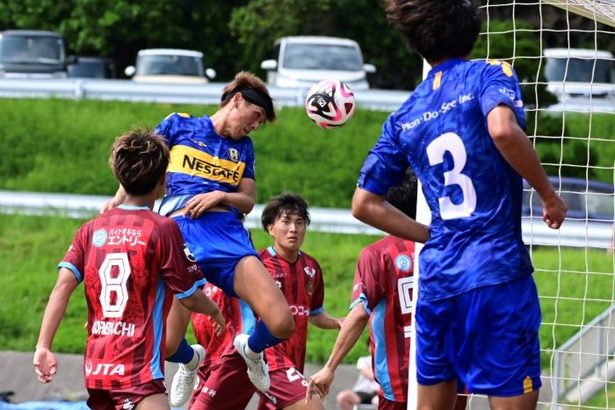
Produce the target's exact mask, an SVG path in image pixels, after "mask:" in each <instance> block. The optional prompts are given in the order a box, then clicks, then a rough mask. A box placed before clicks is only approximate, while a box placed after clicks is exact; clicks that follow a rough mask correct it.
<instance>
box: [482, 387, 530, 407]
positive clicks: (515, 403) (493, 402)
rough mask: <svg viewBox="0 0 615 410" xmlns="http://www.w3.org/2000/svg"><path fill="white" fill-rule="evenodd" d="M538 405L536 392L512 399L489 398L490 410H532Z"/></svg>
mask: <svg viewBox="0 0 615 410" xmlns="http://www.w3.org/2000/svg"><path fill="white" fill-rule="evenodd" d="M536 403H538V390H534V391H532V392H529V393H526V394H522V395H519V396H514V397H495V396H491V397H489V405H490V406H491V409H492V410H534V409H535V408H536Z"/></svg>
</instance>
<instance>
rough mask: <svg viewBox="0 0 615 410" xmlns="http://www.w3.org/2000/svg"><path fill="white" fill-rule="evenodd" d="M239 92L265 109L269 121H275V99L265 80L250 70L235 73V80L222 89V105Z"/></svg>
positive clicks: (252, 102)
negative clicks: (272, 97)
mask: <svg viewBox="0 0 615 410" xmlns="http://www.w3.org/2000/svg"><path fill="white" fill-rule="evenodd" d="M237 93H241V95H242V97H243V99H244V100H246V101H247V102H249V103H251V104H255V105H258V106H259V107H261V108H262V109H263V110H265V118H266V119H267V121H269V122H273V121H275V110H274V109H273V100H272V99H271V96H270V95H269V90H267V86H266V85H265V83H264V82H263V80H261V79H260V78H258V77H257V76H256V75H254V74H252V73H250V72H248V71H240V72H239V73H237V75H235V78H234V79H233V81H231V82H230V83H228V84H227V85H226V86H225V87H224V90H222V97H221V98H220V106H221V107H224V106H225V105H226V104H228V103H229V101H231V98H233V96H234V95H235V94H237Z"/></svg>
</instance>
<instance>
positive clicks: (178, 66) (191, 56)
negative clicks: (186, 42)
mask: <svg viewBox="0 0 615 410" xmlns="http://www.w3.org/2000/svg"><path fill="white" fill-rule="evenodd" d="M124 74H126V76H127V77H132V79H133V80H134V81H140V82H157V83H171V82H172V83H206V82H208V80H209V79H212V80H213V79H214V78H215V77H216V72H215V70H213V69H212V68H207V69H205V68H204V64H203V53H201V52H200V51H195V50H182V49H176V48H150V49H145V50H141V51H139V53H138V54H137V62H136V64H135V65H134V66H128V67H126V69H125V70H124Z"/></svg>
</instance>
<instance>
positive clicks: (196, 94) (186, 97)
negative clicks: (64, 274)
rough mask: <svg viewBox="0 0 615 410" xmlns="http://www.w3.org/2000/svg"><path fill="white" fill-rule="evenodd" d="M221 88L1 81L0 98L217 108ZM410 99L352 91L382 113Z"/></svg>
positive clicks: (293, 96)
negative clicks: (171, 104)
mask: <svg viewBox="0 0 615 410" xmlns="http://www.w3.org/2000/svg"><path fill="white" fill-rule="evenodd" d="M224 85H225V84H224V83H207V84H170V83H139V82H135V81H131V80H95V79H37V78H28V79H17V78H3V79H0V97H10V98H50V97H52V98H67V99H76V100H80V99H90V100H117V101H141V102H161V103H175V104H218V103H219V102H220V96H221V95H222V89H223V88H224ZM269 91H270V93H271V96H272V97H273V99H274V101H275V104H276V105H277V106H292V107H296V106H302V105H303V104H304V101H305V97H306V95H307V91H308V90H307V89H305V88H278V87H270V88H269ZM409 95H410V92H409V91H395V90H365V91H355V97H356V99H357V104H358V105H359V106H362V107H365V108H367V109H372V110H382V111H394V110H396V109H397V108H398V107H399V106H400V105H401V104H402V103H403V102H404V101H405V100H406V99H407V98H408V96H409Z"/></svg>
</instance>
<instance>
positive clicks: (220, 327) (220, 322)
mask: <svg viewBox="0 0 615 410" xmlns="http://www.w3.org/2000/svg"><path fill="white" fill-rule="evenodd" d="M210 317H211V319H212V320H213V321H214V324H215V325H214V328H215V330H216V336H222V333H224V328H225V326H226V319H224V316H223V315H222V312H220V309H216V312H215V313H214V314H212V315H211V316H210Z"/></svg>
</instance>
